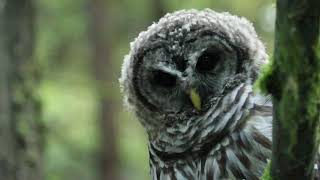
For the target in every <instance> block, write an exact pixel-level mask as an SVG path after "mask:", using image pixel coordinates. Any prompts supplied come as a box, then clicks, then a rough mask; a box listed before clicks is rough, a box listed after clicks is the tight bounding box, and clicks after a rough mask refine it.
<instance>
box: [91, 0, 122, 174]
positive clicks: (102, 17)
mask: <svg viewBox="0 0 320 180" xmlns="http://www.w3.org/2000/svg"><path fill="white" fill-rule="evenodd" d="M105 2H106V1H104V0H89V4H90V15H89V16H90V20H91V24H90V29H89V31H90V37H91V42H92V47H93V48H92V51H93V70H94V73H93V74H94V77H95V79H96V87H97V90H98V101H99V102H98V107H99V113H100V115H99V116H98V117H99V120H98V124H99V125H100V132H101V137H100V138H101V152H100V153H101V156H100V158H101V159H100V161H101V165H100V167H101V171H100V172H101V180H111V179H112V180H119V179H120V177H119V158H118V150H117V141H116V139H117V137H116V126H115V118H114V115H115V114H114V112H115V111H116V106H115V104H116V103H115V102H114V101H113V100H114V98H112V94H111V93H110V92H112V91H111V89H112V86H114V84H115V83H116V84H118V82H114V80H115V79H116V78H114V77H113V76H112V74H113V73H112V72H114V70H113V68H112V63H111V59H110V57H111V56H110V51H111V50H110V49H109V46H108V43H107V40H106V38H107V37H106V33H107V31H108V29H107V28H105V27H106V25H107V24H108V23H109V22H108V18H107V15H106V13H105V11H106V10H105V7H107V6H106V3H105ZM112 84H113V85H112ZM108 92H109V93H108Z"/></svg>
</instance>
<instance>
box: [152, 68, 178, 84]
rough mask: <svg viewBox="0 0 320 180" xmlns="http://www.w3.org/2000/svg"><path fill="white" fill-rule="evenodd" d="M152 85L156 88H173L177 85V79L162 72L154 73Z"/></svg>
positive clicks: (156, 71)
mask: <svg viewBox="0 0 320 180" xmlns="http://www.w3.org/2000/svg"><path fill="white" fill-rule="evenodd" d="M152 76H153V77H152V83H153V84H154V85H156V86H160V87H165V88H172V87H174V86H175V85H176V81H177V77H176V76H174V75H172V74H169V73H167V72H164V71H161V70H155V71H153V72H152Z"/></svg>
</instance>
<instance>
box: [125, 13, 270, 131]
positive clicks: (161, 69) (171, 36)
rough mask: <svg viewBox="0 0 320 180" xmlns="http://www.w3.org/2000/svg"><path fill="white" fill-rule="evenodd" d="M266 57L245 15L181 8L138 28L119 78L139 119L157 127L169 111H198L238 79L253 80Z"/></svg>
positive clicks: (184, 115) (183, 114) (180, 114)
mask: <svg viewBox="0 0 320 180" xmlns="http://www.w3.org/2000/svg"><path fill="white" fill-rule="evenodd" d="M266 59H267V55H266V53H265V49H264V46H263V45H262V43H261V42H260V40H259V39H258V38H257V35H256V33H255V31H254V29H253V27H252V25H251V24H250V23H249V22H248V21H247V20H246V19H244V18H239V17H236V16H233V15H230V14H228V13H217V12H214V11H212V10H209V9H206V10H203V11H197V10H188V11H185V10H183V11H178V12H175V13H173V14H167V15H166V16H165V17H163V18H162V19H160V21H159V22H158V23H156V24H153V25H152V26H150V27H149V28H148V30H147V31H144V32H142V33H140V35H139V36H138V38H136V40H135V41H134V42H133V43H132V44H131V51H130V53H129V55H127V56H126V58H125V60H124V63H123V69H122V75H121V78H120V83H121V87H122V90H123V93H124V98H125V101H126V102H127V104H128V105H129V107H130V108H131V109H133V111H135V112H136V114H137V115H138V117H139V119H140V121H141V122H142V124H143V125H144V126H145V127H147V129H154V128H156V129H157V128H158V127H160V126H163V125H164V124H168V122H169V120H168V119H172V118H168V116H171V117H174V118H173V119H175V120H177V121H176V122H178V120H179V121H180V120H182V121H188V117H191V116H192V117H194V116H202V115H203V114H205V112H207V111H208V109H210V108H211V107H212V106H214V104H215V103H216V99H219V97H223V96H224V95H225V94H227V93H228V92H229V91H231V90H232V89H233V88H235V87H236V86H237V85H239V84H240V83H244V82H245V83H247V84H252V83H253V81H254V79H255V78H256V76H257V74H258V72H259V67H260V65H261V64H264V63H265V62H266ZM170 123H172V121H170ZM173 123H175V122H173Z"/></svg>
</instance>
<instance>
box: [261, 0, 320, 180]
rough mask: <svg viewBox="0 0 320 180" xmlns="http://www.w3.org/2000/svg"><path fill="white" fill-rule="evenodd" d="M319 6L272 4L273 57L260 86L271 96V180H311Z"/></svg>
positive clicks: (319, 72) (319, 100)
mask: <svg viewBox="0 0 320 180" xmlns="http://www.w3.org/2000/svg"><path fill="white" fill-rule="evenodd" d="M319 23H320V1H319V0H304V1H300V0H277V20H276V36H275V53H274V61H273V64H272V66H271V70H270V71H269V72H268V73H267V74H266V76H265V78H264V80H265V82H264V83H263V84H265V86H266V87H265V89H267V90H268V92H270V93H271V94H272V95H273V104H274V121H273V155H272V161H271V162H272V163H271V172H270V176H271V178H270V179H274V180H280V179H290V180H294V179H297V180H301V179H305V180H311V179H313V171H314V161H315V155H316V154H317V152H318V143H319V142H318V137H317V134H318V132H319V126H318V125H319V117H320V89H319V88H320V87H319V85H320V59H319V56H318V55H317V53H316V48H317V46H318V41H319V40H318V37H319Z"/></svg>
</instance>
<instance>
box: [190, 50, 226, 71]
mask: <svg viewBox="0 0 320 180" xmlns="http://www.w3.org/2000/svg"><path fill="white" fill-rule="evenodd" d="M219 61H220V53H219V52H218V51H216V50H208V51H205V52H204V53H203V54H202V55H201V56H200V57H199V59H198V62H197V65H196V69H197V71H199V72H201V73H205V72H209V71H211V70H213V69H214V68H215V67H216V65H217V63H218V62H219Z"/></svg>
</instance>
